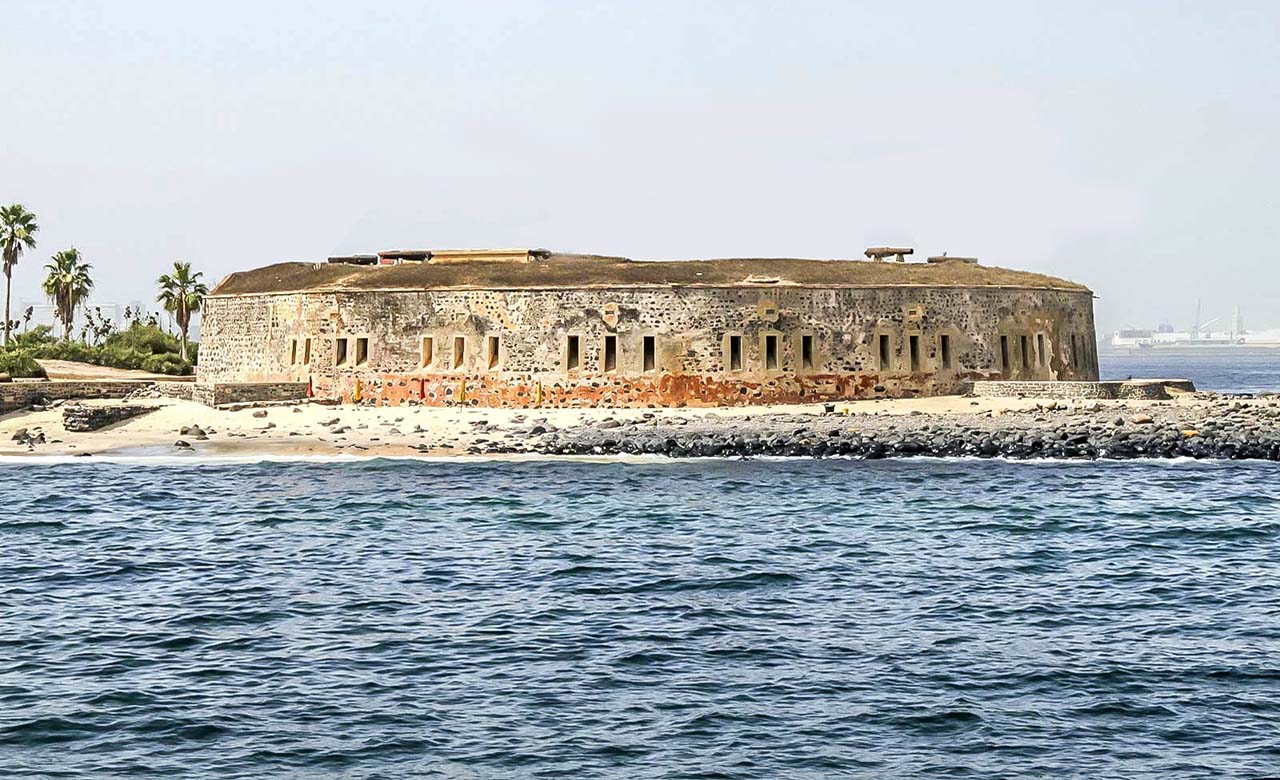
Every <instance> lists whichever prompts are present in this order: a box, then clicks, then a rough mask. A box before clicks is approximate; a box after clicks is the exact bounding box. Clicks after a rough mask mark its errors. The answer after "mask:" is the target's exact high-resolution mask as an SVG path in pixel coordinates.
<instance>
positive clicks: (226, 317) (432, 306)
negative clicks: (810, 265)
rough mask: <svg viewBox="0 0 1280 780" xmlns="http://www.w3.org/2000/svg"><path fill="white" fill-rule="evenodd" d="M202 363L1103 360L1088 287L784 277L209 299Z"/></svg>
mask: <svg viewBox="0 0 1280 780" xmlns="http://www.w3.org/2000/svg"><path fill="white" fill-rule="evenodd" d="M944 337H945V339H944ZM575 338H576V349H577V365H576V366H573V365H570V361H571V359H572V357H571V352H572V351H573V346H572V344H573V340H574V339H575ZM427 339H429V340H430V341H429V342H428V341H426V340H427ZM491 339H496V341H492V340H491ZM647 340H648V341H647ZM646 343H649V344H651V345H652V353H651V355H652V357H651V364H650V365H646ZM611 345H612V346H611ZM913 345H914V346H913ZM493 347H496V352H495V353H493V354H491V350H492V348H493ZM882 349H883V354H882ZM428 350H429V351H430V355H429V358H430V360H429V361H426V360H424V358H426V357H428V356H427V355H426V354H425V353H426V352H427V351H428ZM944 353H945V354H944ZM610 354H611V355H612V359H610ZM1024 357H1025V359H1024ZM424 363H425V365H424ZM198 370H199V376H198V379H199V381H200V382H201V383H206V384H207V383H224V382H250V383H257V382H290V381H292V382H300V383H307V382H310V383H312V386H313V388H314V391H315V394H316V395H317V396H320V397H341V398H343V399H344V400H348V401H353V400H359V401H364V402H385V403H400V402H406V401H408V402H421V403H425V404H431V405H442V404H467V405H489V406H533V405H542V406H579V405H581V406H587V405H616V406H641V405H671V406H675V405H683V404H690V405H718V404H745V403H781V402H795V401H814V400H821V399H828V398H830V399H841V398H865V397H891V396H911V395H930V394H940V393H954V392H959V391H960V389H961V387H962V386H963V384H964V383H965V382H969V381H974V380H981V379H999V378H1012V379H1026V380H1042V381H1057V380H1069V379H1084V380H1092V379H1096V378H1097V371H1098V369H1097V355H1096V349H1095V337H1094V324H1093V302H1092V296H1091V294H1090V293H1088V292H1076V291H1062V290H1047V289H1005V288H928V287H897V288H873V289H867V288H840V289H815V288H807V287H791V286H783V287H770V286H753V287H747V286H741V287H721V288H689V287H685V288H622V289H595V288H584V289H576V290H527V289H522V290H507V291H503V290H492V291H461V290H440V291H367V292H324V293H305V294H304V293H291V294H263V295H242V296H216V295H215V296H211V297H210V298H208V299H207V301H206V303H205V308H204V314H203V322H202V341H201V352H200V366H199V369H198Z"/></svg>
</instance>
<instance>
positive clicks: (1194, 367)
mask: <svg viewBox="0 0 1280 780" xmlns="http://www.w3.org/2000/svg"><path fill="white" fill-rule="evenodd" d="M1098 364H1099V365H1098V367H1099V368H1100V369H1101V373H1102V378H1103V379H1124V378H1126V377H1135V378H1141V377H1147V378H1154V379H1190V380H1192V381H1194V382H1195V384H1196V388H1197V389H1200V390H1213V391H1215V392H1219V393H1264V392H1272V393H1274V392H1280V349H1270V348H1247V347H1240V348H1228V349H1214V348H1207V349H1205V348H1200V349H1183V350H1177V349H1151V350H1131V351H1126V352H1111V353H1105V352H1104V353H1102V354H1100V355H1098Z"/></svg>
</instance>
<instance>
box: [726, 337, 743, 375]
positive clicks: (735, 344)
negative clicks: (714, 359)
mask: <svg viewBox="0 0 1280 780" xmlns="http://www.w3.org/2000/svg"><path fill="white" fill-rule="evenodd" d="M729 370H730V371H741V370H742V337H741V336H730V337H729Z"/></svg>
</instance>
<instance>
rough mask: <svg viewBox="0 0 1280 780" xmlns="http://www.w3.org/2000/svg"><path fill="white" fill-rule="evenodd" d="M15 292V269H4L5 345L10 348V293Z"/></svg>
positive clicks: (6, 267) (7, 267)
mask: <svg viewBox="0 0 1280 780" xmlns="http://www.w3.org/2000/svg"><path fill="white" fill-rule="evenodd" d="M11 290H13V269H12V268H10V267H9V266H5V269H4V345H5V346H6V347H7V346H9V293H10V291H11Z"/></svg>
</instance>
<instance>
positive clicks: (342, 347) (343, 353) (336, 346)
mask: <svg viewBox="0 0 1280 780" xmlns="http://www.w3.org/2000/svg"><path fill="white" fill-rule="evenodd" d="M333 362H334V363H335V364H337V365H339V366H341V365H343V364H345V363H346V362H347V340H346V339H338V340H337V341H335V342H333Z"/></svg>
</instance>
